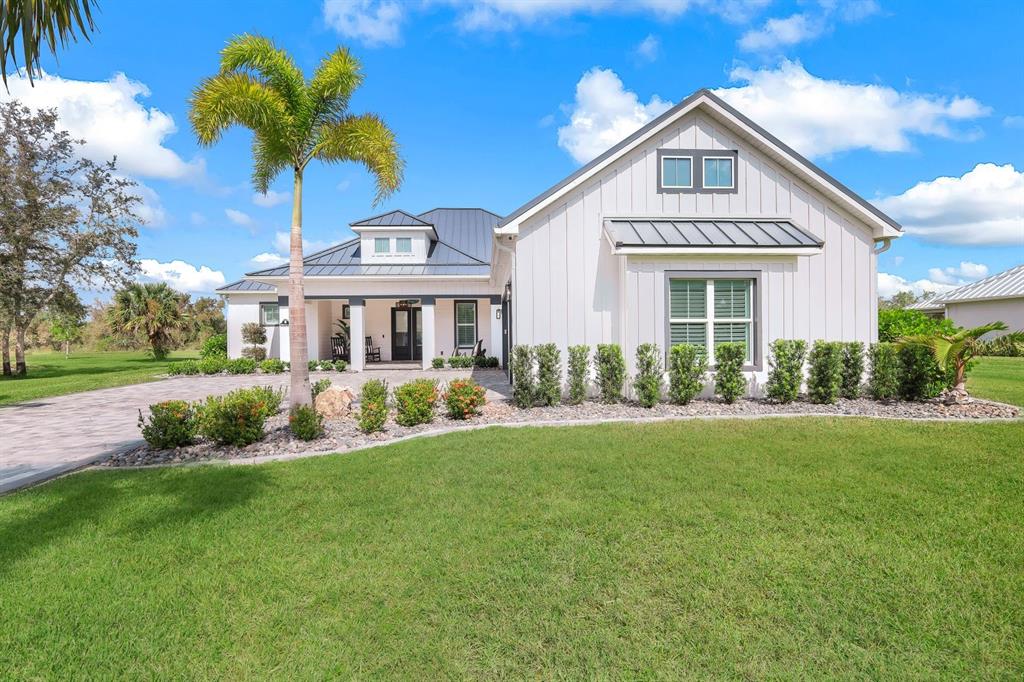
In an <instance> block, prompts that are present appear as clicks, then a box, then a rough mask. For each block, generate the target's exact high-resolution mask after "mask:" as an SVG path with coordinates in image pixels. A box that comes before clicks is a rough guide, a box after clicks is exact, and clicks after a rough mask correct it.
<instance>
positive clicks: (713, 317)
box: [668, 278, 757, 365]
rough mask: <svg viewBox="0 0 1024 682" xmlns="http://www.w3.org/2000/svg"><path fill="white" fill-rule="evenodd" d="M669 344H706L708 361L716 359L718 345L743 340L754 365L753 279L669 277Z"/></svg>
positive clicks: (748, 356)
mask: <svg viewBox="0 0 1024 682" xmlns="http://www.w3.org/2000/svg"><path fill="white" fill-rule="evenodd" d="M668 316H669V319H668V335H669V343H668V345H669V347H671V346H674V345H676V344H680V343H689V344H693V345H696V346H702V347H703V348H704V349H705V350H706V351H707V354H708V364H711V365H713V364H714V363H715V348H716V347H718V346H719V345H721V344H723V343H727V342H742V343H743V344H745V345H746V348H747V364H748V365H751V364H753V362H754V358H755V357H757V354H756V353H755V348H754V344H755V342H756V340H755V338H754V280H753V279H747V278H742V279H691V278H671V279H669V306H668Z"/></svg>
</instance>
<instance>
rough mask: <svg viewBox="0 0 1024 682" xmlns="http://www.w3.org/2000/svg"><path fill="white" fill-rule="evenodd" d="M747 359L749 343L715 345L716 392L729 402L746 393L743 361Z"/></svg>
mask: <svg viewBox="0 0 1024 682" xmlns="http://www.w3.org/2000/svg"><path fill="white" fill-rule="evenodd" d="M746 359H747V344H745V343H723V344H720V345H718V346H715V394H716V395H718V397H720V398H721V399H722V400H724V401H725V402H727V403H734V402H736V399H737V398H739V397H740V396H742V395H743V394H744V393H746V390H747V382H746V380H745V379H744V378H743V363H744V362H746Z"/></svg>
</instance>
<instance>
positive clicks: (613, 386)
mask: <svg viewBox="0 0 1024 682" xmlns="http://www.w3.org/2000/svg"><path fill="white" fill-rule="evenodd" d="M594 365H595V372H594V373H595V374H596V376H597V389H598V392H599V394H600V396H601V401H602V402H604V403H609V404H611V403H617V402H620V401H621V400H622V386H623V384H624V383H625V381H626V359H625V358H624V357H623V356H622V348H620V347H619V344H617V343H599V344H597V353H595V354H594Z"/></svg>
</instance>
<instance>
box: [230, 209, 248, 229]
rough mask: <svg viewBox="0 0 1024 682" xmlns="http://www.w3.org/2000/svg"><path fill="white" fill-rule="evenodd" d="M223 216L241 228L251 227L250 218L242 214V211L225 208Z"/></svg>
mask: <svg viewBox="0 0 1024 682" xmlns="http://www.w3.org/2000/svg"><path fill="white" fill-rule="evenodd" d="M224 215H226V216H227V217H228V220H230V221H231V222H233V223H234V224H235V225H241V226H243V227H249V226H250V225H252V216H250V215H249V214H248V213H243V212H242V211H239V210H236V209H233V208H225V209H224Z"/></svg>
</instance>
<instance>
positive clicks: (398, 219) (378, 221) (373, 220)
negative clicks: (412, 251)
mask: <svg viewBox="0 0 1024 682" xmlns="http://www.w3.org/2000/svg"><path fill="white" fill-rule="evenodd" d="M349 225H351V226H352V227H379V226H380V227H397V226H402V227H406V226H410V225H411V226H413V227H431V226H432V224H431V223H428V222H425V221H423V220H420V219H419V218H417V217H416V216H414V215H412V214H410V213H406V212H405V211H402V210H400V209H399V210H394V211H388V212H387V213H381V214H380V215H375V216H372V217H370V218H363V219H362V220H357V221H356V222H354V223H349Z"/></svg>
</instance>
